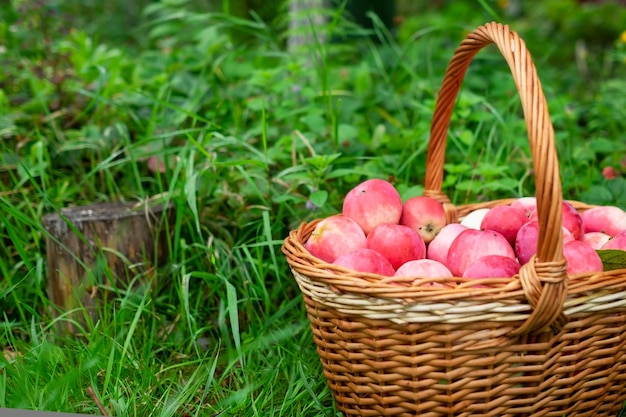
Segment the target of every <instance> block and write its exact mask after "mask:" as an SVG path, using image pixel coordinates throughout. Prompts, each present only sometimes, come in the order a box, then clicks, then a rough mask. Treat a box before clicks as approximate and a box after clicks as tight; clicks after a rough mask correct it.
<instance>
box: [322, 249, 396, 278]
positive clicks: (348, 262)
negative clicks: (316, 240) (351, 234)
mask: <svg viewBox="0 0 626 417" xmlns="http://www.w3.org/2000/svg"><path fill="white" fill-rule="evenodd" d="M332 263H333V265H337V266H343V267H344V268H348V269H352V270H354V271H359V272H369V273H372V274H378V275H385V276H388V277H390V276H393V274H394V273H395V270H394V269H393V266H391V264H390V263H389V261H388V260H387V259H385V257H384V256H383V255H381V254H380V253H378V252H376V251H375V250H372V249H367V248H364V249H357V250H355V251H352V252H348V253H345V254H343V255H341V256H339V257H338V258H337V259H335V260H334V262H332Z"/></svg>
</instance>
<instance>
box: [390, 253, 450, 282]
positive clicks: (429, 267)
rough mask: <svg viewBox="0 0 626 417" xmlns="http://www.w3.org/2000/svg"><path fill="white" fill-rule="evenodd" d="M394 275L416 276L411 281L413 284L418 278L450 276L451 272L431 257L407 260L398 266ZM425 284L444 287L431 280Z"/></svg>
mask: <svg viewBox="0 0 626 417" xmlns="http://www.w3.org/2000/svg"><path fill="white" fill-rule="evenodd" d="M394 277H409V278H411V277H416V278H417V279H416V280H415V281H414V282H413V283H414V284H415V282H416V281H418V280H419V279H420V278H439V277H452V272H450V270H449V269H448V268H447V267H446V266H445V265H444V264H442V263H441V262H437V261H434V260H432V259H417V260H415V261H409V262H407V263H405V264H404V265H402V266H401V267H400V268H398V270H397V271H396V273H395V274H394ZM427 285H429V286H432V287H445V285H444V284H443V283H440V282H431V283H429V284H427Z"/></svg>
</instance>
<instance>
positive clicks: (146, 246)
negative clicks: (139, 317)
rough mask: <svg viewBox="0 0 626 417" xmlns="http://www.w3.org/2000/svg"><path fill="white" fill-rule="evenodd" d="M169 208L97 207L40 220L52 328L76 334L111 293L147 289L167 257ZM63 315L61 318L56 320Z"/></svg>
mask: <svg viewBox="0 0 626 417" xmlns="http://www.w3.org/2000/svg"><path fill="white" fill-rule="evenodd" d="M172 211H173V210H172V207H171V206H167V207H164V206H163V205H155V206H152V207H149V206H146V205H145V204H135V203H130V204H124V203H103V204H95V205H88V206H78V207H72V208H66V209H62V210H61V211H60V213H52V214H48V215H46V216H44V218H43V225H44V227H45V229H46V230H47V232H48V235H47V237H46V247H47V254H46V256H47V268H48V277H47V278H48V296H49V298H50V300H51V302H52V306H51V307H52V308H51V309H52V310H53V311H52V312H51V313H52V316H53V317H54V318H55V319H58V321H57V328H58V329H59V330H61V331H63V330H67V331H69V333H70V334H77V333H78V332H80V331H81V328H82V331H84V330H85V328H86V327H89V325H92V324H93V323H95V322H96V321H97V320H98V307H99V306H100V305H106V303H107V302H108V301H109V300H110V299H111V298H112V297H114V296H117V293H118V291H117V290H122V291H123V290H126V289H132V288H136V286H137V285H144V284H150V282H149V281H150V277H151V275H152V272H153V271H154V268H155V267H156V266H158V265H161V264H162V263H163V261H164V260H165V259H166V257H167V248H168V245H167V239H168V235H167V233H165V230H167V228H166V227H165V226H166V221H169V222H171V221H172V220H173V219H172V217H171V216H172ZM61 316H63V317H61Z"/></svg>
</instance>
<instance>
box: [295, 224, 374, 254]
mask: <svg viewBox="0 0 626 417" xmlns="http://www.w3.org/2000/svg"><path fill="white" fill-rule="evenodd" d="M366 245H367V240H366V237H365V233H364V232H363V229H361V226H359V225H358V223H357V222H355V221H354V220H352V219H351V218H349V217H346V216H342V215H341V214H337V215H334V216H330V217H327V218H325V219H324V220H322V221H320V222H319V223H318V224H317V225H316V226H315V229H313V232H312V233H311V236H309V238H308V239H307V241H306V243H305V244H304V248H305V249H306V250H308V251H309V252H310V253H311V255H313V256H316V257H318V258H320V259H321V260H323V261H326V262H332V261H334V260H335V259H337V257H339V256H340V255H343V254H345V253H348V252H352V251H354V250H357V249H362V248H365V247H366Z"/></svg>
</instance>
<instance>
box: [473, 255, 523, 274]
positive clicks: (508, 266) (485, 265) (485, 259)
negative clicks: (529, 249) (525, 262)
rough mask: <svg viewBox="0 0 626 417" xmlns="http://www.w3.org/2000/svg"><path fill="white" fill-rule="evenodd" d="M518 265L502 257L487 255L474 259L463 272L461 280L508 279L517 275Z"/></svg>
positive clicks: (506, 257) (512, 260)
mask: <svg viewBox="0 0 626 417" xmlns="http://www.w3.org/2000/svg"><path fill="white" fill-rule="evenodd" d="M519 269H520V264H519V262H517V261H516V260H515V259H511V258H510V257H508V256H502V255H487V256H481V257H480V258H478V259H476V260H475V261H474V262H472V264H471V265H470V266H468V267H467V269H466V270H465V272H463V278H509V277H512V276H513V275H515V274H517V273H518V272H519Z"/></svg>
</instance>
